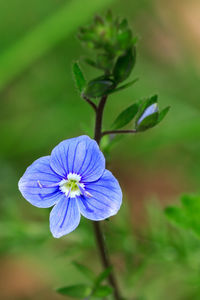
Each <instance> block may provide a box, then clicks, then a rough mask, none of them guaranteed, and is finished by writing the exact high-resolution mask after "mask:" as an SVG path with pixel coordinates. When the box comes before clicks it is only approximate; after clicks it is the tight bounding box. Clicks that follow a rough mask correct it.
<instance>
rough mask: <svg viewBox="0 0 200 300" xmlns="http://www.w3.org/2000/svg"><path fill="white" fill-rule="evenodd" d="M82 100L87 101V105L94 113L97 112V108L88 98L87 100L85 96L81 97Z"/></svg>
mask: <svg viewBox="0 0 200 300" xmlns="http://www.w3.org/2000/svg"><path fill="white" fill-rule="evenodd" d="M83 99H84V100H85V101H87V103H89V104H90V106H91V107H92V108H93V109H94V111H95V112H96V111H97V106H96V104H95V103H94V102H92V101H91V100H90V99H89V98H87V97H86V96H83Z"/></svg>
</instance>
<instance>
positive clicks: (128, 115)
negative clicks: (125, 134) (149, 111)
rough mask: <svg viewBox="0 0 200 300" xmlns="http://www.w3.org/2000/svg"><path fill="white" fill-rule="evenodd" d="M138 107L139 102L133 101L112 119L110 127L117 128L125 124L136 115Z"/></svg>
mask: <svg viewBox="0 0 200 300" xmlns="http://www.w3.org/2000/svg"><path fill="white" fill-rule="evenodd" d="M138 109H139V103H134V104H133V105H131V106H129V107H128V108H126V109H125V110H123V111H122V112H121V113H120V114H119V116H118V117H117V118H116V120H115V121H114V123H113V125H112V128H113V129H119V128H121V127H123V126H125V125H127V124H128V123H129V122H130V121H131V120H132V119H133V118H134V117H135V116H136V114H137V112H138Z"/></svg>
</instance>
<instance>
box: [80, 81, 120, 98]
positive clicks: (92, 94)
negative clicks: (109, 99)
mask: <svg viewBox="0 0 200 300" xmlns="http://www.w3.org/2000/svg"><path fill="white" fill-rule="evenodd" d="M114 86H115V85H114V82H113V81H112V80H110V79H109V78H106V77H99V78H96V79H94V80H91V81H90V82H89V83H88V85H87V86H86V88H85V90H84V95H85V96H86V97H89V98H98V97H102V96H104V95H107V94H108V93H109V91H111V90H112V89H113V88H114Z"/></svg>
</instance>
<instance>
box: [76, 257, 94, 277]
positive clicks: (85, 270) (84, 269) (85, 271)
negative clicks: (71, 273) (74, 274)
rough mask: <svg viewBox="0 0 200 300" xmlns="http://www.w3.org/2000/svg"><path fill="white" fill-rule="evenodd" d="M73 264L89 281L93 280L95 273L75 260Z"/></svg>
mask: <svg viewBox="0 0 200 300" xmlns="http://www.w3.org/2000/svg"><path fill="white" fill-rule="evenodd" d="M73 265H74V266H75V267H76V269H77V270H79V271H80V272H81V273H82V274H83V275H85V276H86V277H87V278H88V279H89V280H90V281H94V280H95V274H94V273H93V272H92V271H91V270H90V269H89V268H87V267H86V266H84V265H82V264H79V263H77V262H75V261H74V262H73Z"/></svg>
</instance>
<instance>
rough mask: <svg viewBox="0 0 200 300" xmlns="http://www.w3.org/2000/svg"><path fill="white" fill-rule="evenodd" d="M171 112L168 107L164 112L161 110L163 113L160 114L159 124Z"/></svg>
mask: <svg viewBox="0 0 200 300" xmlns="http://www.w3.org/2000/svg"><path fill="white" fill-rule="evenodd" d="M169 110H170V106H167V107H165V108H164V109H163V110H161V112H160V113H159V117H158V122H157V124H158V123H160V122H161V121H162V120H163V119H164V118H165V116H166V114H167V113H168V111H169Z"/></svg>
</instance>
